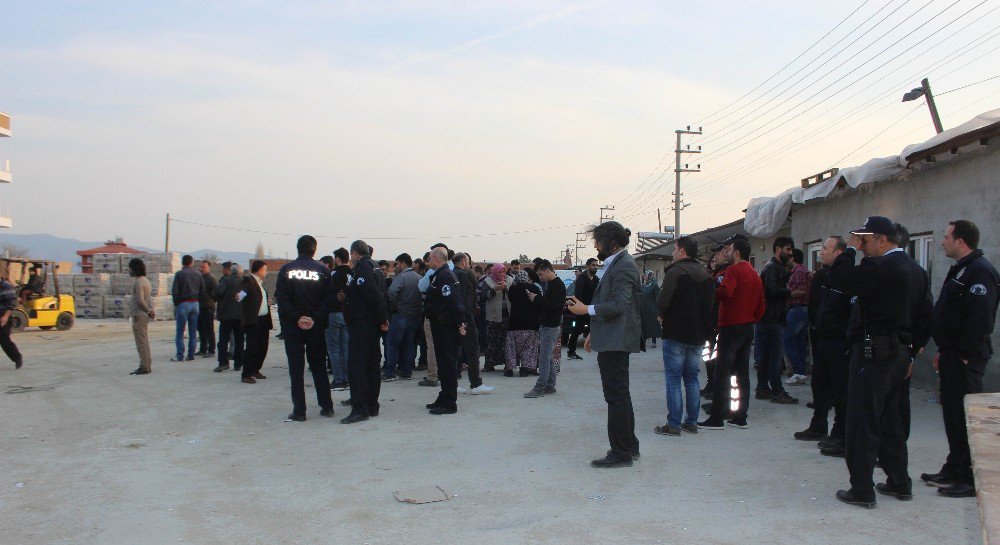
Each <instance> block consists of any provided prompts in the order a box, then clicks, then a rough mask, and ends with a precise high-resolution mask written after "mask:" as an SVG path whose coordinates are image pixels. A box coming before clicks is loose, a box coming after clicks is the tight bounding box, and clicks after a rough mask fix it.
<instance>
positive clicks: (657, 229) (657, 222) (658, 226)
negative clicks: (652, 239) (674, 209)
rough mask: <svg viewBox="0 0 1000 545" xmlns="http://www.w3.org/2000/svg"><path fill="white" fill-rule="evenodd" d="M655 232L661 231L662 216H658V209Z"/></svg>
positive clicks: (658, 210)
mask: <svg viewBox="0 0 1000 545" xmlns="http://www.w3.org/2000/svg"><path fill="white" fill-rule="evenodd" d="M656 232H657V233H662V232H663V218H661V217H660V209H659V208H657V209H656Z"/></svg>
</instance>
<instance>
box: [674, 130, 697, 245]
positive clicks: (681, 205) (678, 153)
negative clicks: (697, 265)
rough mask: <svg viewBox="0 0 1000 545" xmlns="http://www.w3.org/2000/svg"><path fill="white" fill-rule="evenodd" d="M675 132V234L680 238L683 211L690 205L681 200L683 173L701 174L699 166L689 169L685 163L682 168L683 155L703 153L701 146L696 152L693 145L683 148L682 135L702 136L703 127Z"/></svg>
mask: <svg viewBox="0 0 1000 545" xmlns="http://www.w3.org/2000/svg"><path fill="white" fill-rule="evenodd" d="M674 132H675V133H677V148H676V149H674V154H675V155H676V157H675V166H674V175H675V176H676V180H675V182H674V234H675V235H676V236H680V233H681V210H683V209H685V208H687V206H688V204H685V203H684V202H683V201H682V200H681V197H682V195H681V173H682V172H701V165H698V166H697V168H688V165H687V163H685V164H684V168H681V154H683V153H701V146H698V149H696V150H693V149H691V145H690V144H689V145H688V146H687V148H686V149H685V148H681V135H682V134H701V127H698V130H696V131H692V130H691V125H688V126H687V128H686V129H677V130H676V131H674Z"/></svg>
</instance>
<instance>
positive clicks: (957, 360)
mask: <svg viewBox="0 0 1000 545" xmlns="http://www.w3.org/2000/svg"><path fill="white" fill-rule="evenodd" d="M941 246H943V247H944V253H945V255H947V256H948V257H950V258H951V259H954V260H955V264H954V265H953V266H952V267H951V269H949V270H948V274H947V276H945V280H944V286H942V287H941V295H940V297H938V301H937V304H936V305H935V306H934V342H935V343H936V344H937V347H938V353H937V355H936V356H934V366H935V367H936V368H937V370H938V373H939V376H940V377H941V409H942V411H943V414H944V431H945V434H946V435H947V436H948V458H947V460H945V464H944V465H943V466H942V467H941V471H939V472H937V473H935V474H927V473H924V474H923V475H921V476H920V478H921V479H922V480H924V481H925V482H927V483H929V484H934V485H937V486H939V487H940V488H938V493H939V494H941V495H942V496H947V497H951V498H967V497H973V496H975V495H976V487H975V483H974V482H973V476H972V455H971V454H970V452H969V435H968V431H967V430H966V428H965V405H964V399H965V396H966V395H967V394H978V393H982V391H983V375H984V374H985V373H986V364H987V363H989V361H990V357H992V355H993V345H992V343H991V342H990V335H991V334H992V333H993V324H994V322H996V316H997V304H998V292H1000V274H998V273H997V270H996V268H995V267H994V266H993V264H992V263H990V262H989V261H988V260H987V259H986V257H984V256H983V251H982V250H980V249H979V228H978V227H976V224H974V223H972V222H971V221H968V220H957V221H953V222H951V223H950V224H949V225H948V227H947V228H946V230H945V235H944V240H942V241H941Z"/></svg>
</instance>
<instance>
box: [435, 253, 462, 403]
mask: <svg viewBox="0 0 1000 545" xmlns="http://www.w3.org/2000/svg"><path fill="white" fill-rule="evenodd" d="M429 263H430V266H431V271H428V273H427V274H432V273H433V276H432V277H431V281H430V286H429V287H428V288H427V293H426V307H427V317H428V320H429V321H430V324H431V336H432V338H433V340H434V353H435V355H436V356H437V362H438V379H439V380H440V381H441V392H440V393H439V394H438V397H437V399H436V400H435V401H434V403H428V404H427V408H428V409H430V414H438V415H440V414H455V413H456V412H458V405H457V397H458V349H459V346H460V345H461V338H462V336H463V335H465V327H466V325H465V320H466V314H465V306H464V305H463V304H462V298H461V292H460V290H461V286H460V284H459V282H458V278H457V277H456V276H455V273H454V272H453V271H452V270H451V268H450V267H449V266H448V251H447V250H445V249H444V248H434V249H433V250H431V254H430V256H429Z"/></svg>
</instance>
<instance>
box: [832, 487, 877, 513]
mask: <svg viewBox="0 0 1000 545" xmlns="http://www.w3.org/2000/svg"><path fill="white" fill-rule="evenodd" d="M837 499H838V500H840V501H842V502H844V503H846V504H848V505H859V506H861V507H865V508H868V509H875V498H871V499H870V500H869V499H864V498H859V497H858V496H855V495H854V492H852V491H850V490H838V491H837Z"/></svg>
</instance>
